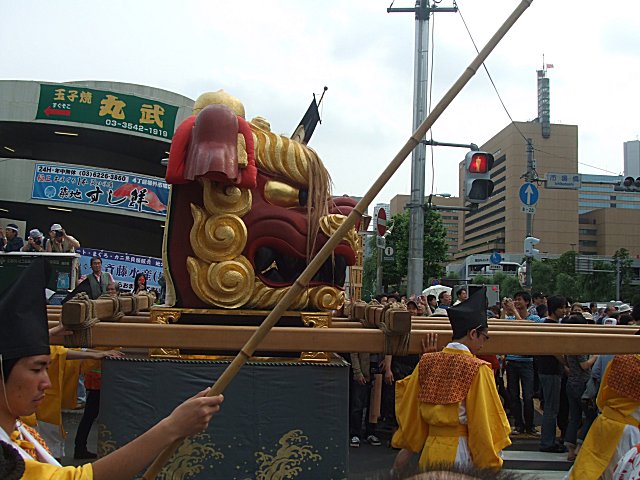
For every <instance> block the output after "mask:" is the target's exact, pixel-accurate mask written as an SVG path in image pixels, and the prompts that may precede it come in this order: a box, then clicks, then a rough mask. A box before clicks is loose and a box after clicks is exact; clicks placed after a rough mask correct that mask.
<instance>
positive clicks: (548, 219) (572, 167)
mask: <svg viewBox="0 0 640 480" xmlns="http://www.w3.org/2000/svg"><path fill="white" fill-rule="evenodd" d="M550 128H551V130H550V135H549V136H548V137H547V138H544V137H543V136H542V133H541V129H540V124H538V123H534V122H514V123H512V124H510V125H508V126H507V127H505V128H504V129H503V130H502V131H500V132H499V133H497V134H496V135H495V136H494V137H493V138H491V139H490V140H489V141H488V142H486V143H485V144H484V145H483V146H482V147H481V150H484V151H487V152H489V153H492V154H493V155H494V158H495V163H494V165H493V168H492V169H491V178H492V180H493V182H494V191H493V194H492V196H491V197H490V198H489V200H488V201H487V202H486V203H484V204H481V205H480V206H479V208H478V209H477V210H475V211H472V212H464V213H463V214H461V215H460V216H459V228H458V231H459V232H460V235H459V236H458V238H459V250H458V252H457V255H456V258H458V259H462V258H464V257H466V256H468V255H472V254H486V253H491V252H494V251H498V252H522V251H523V242H524V238H525V234H526V232H525V230H526V214H525V213H524V212H523V211H522V206H523V205H522V203H521V201H520V198H519V194H518V192H519V189H520V187H521V186H522V184H523V179H522V176H523V175H524V174H525V173H526V171H527V156H528V154H527V139H528V138H530V139H532V142H533V147H534V160H535V165H536V167H535V168H536V171H537V173H538V176H539V178H541V179H544V178H545V175H546V174H547V173H549V172H556V173H557V172H566V173H576V172H577V171H578V127H577V126H575V125H558V124H552V125H551V127H550ZM459 169H460V175H459V179H460V192H461V193H462V182H463V179H464V172H463V169H464V162H461V163H460V166H459ZM543 183H544V182H542V181H541V182H539V191H540V195H539V200H538V202H537V204H536V205H535V208H536V212H535V215H534V217H533V235H534V236H535V237H537V238H539V239H540V240H541V243H540V244H539V247H540V248H539V249H540V251H544V252H546V253H549V254H560V253H563V252H565V251H567V250H571V248H572V246H574V247H575V246H576V245H577V244H578V191H577V190H568V189H546V188H544V186H543Z"/></svg>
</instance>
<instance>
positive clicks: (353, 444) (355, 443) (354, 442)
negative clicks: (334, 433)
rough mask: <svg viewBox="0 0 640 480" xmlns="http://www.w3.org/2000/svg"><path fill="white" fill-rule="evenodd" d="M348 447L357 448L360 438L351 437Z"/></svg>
mask: <svg viewBox="0 0 640 480" xmlns="http://www.w3.org/2000/svg"><path fill="white" fill-rule="evenodd" d="M349 446H350V447H354V448H358V447H359V446H360V438H359V437H357V436H353V437H351V441H350V442H349Z"/></svg>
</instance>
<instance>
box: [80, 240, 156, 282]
mask: <svg viewBox="0 0 640 480" xmlns="http://www.w3.org/2000/svg"><path fill="white" fill-rule="evenodd" d="M76 253H79V254H80V255H81V257H80V274H81V275H89V274H90V273H91V258H93V257H100V258H101V259H102V271H103V272H109V273H110V274H111V276H113V279H114V280H115V282H116V283H117V284H118V285H120V289H121V291H123V292H129V291H131V290H132V289H133V280H134V278H135V276H136V275H137V274H138V273H144V274H145V276H146V277H147V288H151V287H153V288H155V289H157V290H158V291H160V284H159V283H158V281H159V280H160V276H161V275H162V259H161V258H156V257H146V256H143V255H132V254H130V253H122V252H111V251H109V250H99V249H95V248H77V249H76Z"/></svg>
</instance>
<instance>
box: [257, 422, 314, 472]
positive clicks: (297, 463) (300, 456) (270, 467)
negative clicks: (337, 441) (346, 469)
mask: <svg viewBox="0 0 640 480" xmlns="http://www.w3.org/2000/svg"><path fill="white" fill-rule="evenodd" d="M308 442H309V437H307V436H306V435H303V432H302V430H291V431H289V432H287V433H285V434H284V435H283V436H282V437H281V438H280V440H278V444H279V445H280V447H279V448H278V449H277V451H276V453H275V454H274V455H269V454H268V453H264V452H256V453H255V456H256V463H257V464H258V471H257V472H256V480H285V479H292V478H295V477H297V476H298V475H299V474H300V473H301V472H302V466H301V465H302V464H303V463H305V462H314V463H318V462H320V461H321V460H322V456H321V455H320V454H319V453H318V452H317V451H316V450H315V449H314V448H313V446H312V445H309V444H308Z"/></svg>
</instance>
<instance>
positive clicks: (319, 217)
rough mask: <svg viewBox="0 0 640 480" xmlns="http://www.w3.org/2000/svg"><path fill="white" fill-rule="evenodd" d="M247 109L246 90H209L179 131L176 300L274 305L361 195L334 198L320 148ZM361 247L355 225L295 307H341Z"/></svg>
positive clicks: (168, 241)
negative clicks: (240, 94) (238, 94)
mask: <svg viewBox="0 0 640 480" xmlns="http://www.w3.org/2000/svg"><path fill="white" fill-rule="evenodd" d="M244 115H245V113H244V106H243V105H242V103H241V102H240V101H239V100H238V99H236V98H234V97H232V96H231V95H228V94H227V93H225V92H224V91H218V92H213V93H206V94H203V95H201V96H200V97H199V98H198V99H197V100H196V103H195V106H194V115H193V116H191V117H189V118H187V119H186V120H185V121H184V122H183V123H182V124H181V125H180V126H179V127H178V129H177V130H176V133H175V135H174V137H173V142H172V144H171V151H170V155H169V165H168V168H167V181H168V182H169V183H170V184H172V188H171V201H170V206H169V216H168V221H167V226H166V229H165V230H166V232H165V243H164V248H163V255H164V264H165V276H166V278H167V304H169V305H172V306H176V307H186V308H225V309H237V308H245V309H268V308H272V307H273V306H274V305H275V304H276V303H277V302H278V300H280V298H281V297H282V296H283V295H284V293H285V292H286V291H287V289H288V288H289V287H290V286H291V285H292V284H293V283H294V282H295V280H296V279H297V278H298V276H299V274H300V273H301V272H302V271H303V270H304V269H305V268H306V266H307V264H308V262H309V261H310V259H311V258H312V257H313V255H314V254H315V253H316V252H317V251H318V250H319V249H320V248H322V246H323V245H324V244H325V242H326V241H327V239H328V238H329V236H330V235H331V234H332V233H333V232H334V231H335V230H336V229H337V228H338V226H339V225H340V224H341V223H342V222H343V221H344V219H345V218H346V217H345V215H347V214H348V213H349V212H350V211H351V209H352V208H353V206H355V204H356V202H355V201H353V200H352V199H351V198H349V197H338V198H333V199H332V197H331V190H330V178H329V174H328V173H327V171H326V169H325V167H324V165H323V164H322V162H321V161H320V159H319V158H318V156H317V154H316V153H315V152H314V151H313V150H312V149H311V148H309V147H307V146H306V145H303V144H302V143H299V142H298V141H295V140H292V139H289V138H287V137H284V136H281V135H276V134H274V133H272V132H271V128H270V125H269V123H268V122H267V121H266V120H264V119H263V118H261V117H257V118H254V119H253V120H251V121H250V122H247V121H246V120H245V118H244ZM357 246H358V237H357V232H356V230H355V229H354V230H352V231H351V232H350V234H349V235H348V237H347V238H345V239H343V240H342V241H341V242H340V244H339V245H338V247H337V248H336V249H335V250H334V252H333V254H332V256H331V257H329V259H328V260H327V261H326V262H325V263H324V265H323V266H322V268H321V269H320V271H319V272H318V273H317V274H316V276H315V277H314V278H313V280H312V281H311V282H310V283H309V285H308V287H307V288H306V289H305V290H304V291H303V292H302V293H301V294H300V295H299V296H298V298H297V299H296V301H295V302H294V304H293V305H291V307H290V309H293V310H305V309H306V310H333V309H337V308H340V307H341V306H342V304H343V302H344V290H343V288H342V287H343V284H344V282H345V275H346V269H347V267H348V266H351V265H353V264H354V263H355V251H356V249H357V248H358V247H357Z"/></svg>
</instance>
